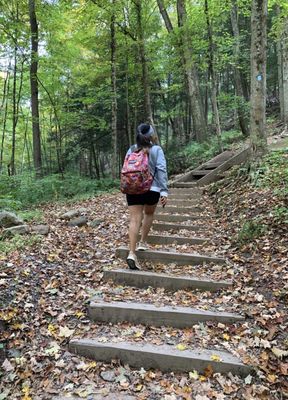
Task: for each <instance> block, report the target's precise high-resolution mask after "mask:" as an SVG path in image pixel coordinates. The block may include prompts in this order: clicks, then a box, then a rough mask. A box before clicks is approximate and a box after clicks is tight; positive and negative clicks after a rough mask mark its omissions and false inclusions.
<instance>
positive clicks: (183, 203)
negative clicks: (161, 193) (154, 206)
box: [164, 196, 203, 209]
mask: <svg viewBox="0 0 288 400" xmlns="http://www.w3.org/2000/svg"><path fill="white" fill-rule="evenodd" d="M168 204H169V206H172V207H195V206H196V207H198V206H201V205H202V204H203V203H202V202H200V201H199V199H185V200H181V199H178V198H177V199H175V198H174V199H173V198H172V199H171V196H169V197H168ZM164 209H165V207H164Z"/></svg>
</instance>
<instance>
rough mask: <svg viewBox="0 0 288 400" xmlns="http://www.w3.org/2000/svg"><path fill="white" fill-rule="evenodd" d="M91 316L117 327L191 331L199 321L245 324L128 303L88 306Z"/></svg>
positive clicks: (224, 316)
mask: <svg viewBox="0 0 288 400" xmlns="http://www.w3.org/2000/svg"><path fill="white" fill-rule="evenodd" d="M88 314H89V317H90V318H91V319H92V320H93V321H95V322H107V323H112V324H117V323H119V322H124V321H125V322H130V323H133V324H143V325H152V326H172V327H175V328H189V327H191V326H193V325H195V324H196V323H198V322H206V321H216V322H221V323H223V324H226V323H233V322H238V321H243V320H244V318H243V317H241V316H240V315H236V314H231V313H225V312H213V311H202V310H197V309H195V308H188V307H176V306H173V307H171V306H164V307H156V306H154V305H153V304H143V303H130V302H129V303H127V302H109V303H107V302H103V301H102V302H96V303H95V302H93V301H92V302H91V303H90V305H89V306H88Z"/></svg>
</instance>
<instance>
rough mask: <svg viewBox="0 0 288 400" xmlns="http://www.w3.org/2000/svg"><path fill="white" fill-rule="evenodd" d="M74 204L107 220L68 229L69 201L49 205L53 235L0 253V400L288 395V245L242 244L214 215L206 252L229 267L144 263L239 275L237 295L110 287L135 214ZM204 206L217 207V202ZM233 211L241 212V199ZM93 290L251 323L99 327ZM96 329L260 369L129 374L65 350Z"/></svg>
mask: <svg viewBox="0 0 288 400" xmlns="http://www.w3.org/2000/svg"><path fill="white" fill-rule="evenodd" d="M74 206H76V207H77V206H82V207H85V208H87V209H88V210H89V212H88V216H89V219H90V220H92V219H95V218H103V219H104V222H103V223H102V224H101V225H99V226H98V227H97V228H96V229H92V228H91V227H89V226H87V227H83V228H69V227H67V226H66V224H65V223H64V222H63V221H62V220H61V219H60V218H59V216H60V215H61V214H63V212H65V211H67V210H68V209H69V207H68V206H61V205H55V206H54V205H50V206H47V207H45V208H44V210H43V211H44V214H45V220H46V221H45V222H47V223H48V224H49V225H50V226H51V232H50V234H49V235H48V236H47V237H46V238H44V239H43V241H42V243H41V245H38V247H35V248H33V249H31V248H30V249H27V251H25V252H22V253H21V254H20V253H18V252H14V253H13V254H10V255H9V256H7V257H3V256H2V257H1V256H0V257H1V259H0V260H1V268H0V290H1V301H2V302H3V304H1V314H0V319H4V320H6V321H7V323H8V330H7V331H5V332H4V333H3V332H1V340H3V341H5V342H7V350H8V353H7V361H5V364H4V366H3V367H2V372H1V373H2V376H1V383H0V393H1V394H0V398H2V399H5V398H7V399H9V398H15V399H18V398H19V399H20V398H22V399H26V400H29V399H30V398H32V399H37V398H39V399H40V398H41V399H51V398H53V396H54V395H55V396H56V395H57V394H58V393H64V394H65V393H66V394H70V395H74V396H78V398H79V397H80V398H88V396H92V395H94V396H95V398H97V396H102V397H104V396H105V395H108V393H112V394H113V393H116V394H115V398H117V397H119V399H120V398H121V397H120V394H121V393H122V394H123V395H124V397H123V398H125V399H129V396H131V398H137V399H149V398H155V399H160V398H161V399H166V400H174V399H176V400H178V399H191V400H192V399H197V400H203V399H204V400H206V399H226V398H239V399H247V400H248V399H249V400H250V399H254V398H255V399H256V398H257V399H258V398H261V399H272V398H277V396H278V394H279V393H281V392H282V393H285V391H286V392H287V388H286V386H285V378H287V362H286V356H287V354H286V352H287V345H288V343H287V339H285V330H286V328H287V325H286V324H287V322H286V319H285V308H284V303H283V297H282V296H283V286H284V285H283V281H284V279H285V273H284V268H285V265H286V264H285V262H286V261H285V258H286V260H287V252H286V249H287V248H285V243H283V241H281V240H280V241H277V242H276V240H274V239H275V238H276V237H275V236H273V235H272V236H269V238H268V237H265V239H264V240H263V241H261V243H263V246H262V250H263V252H260V253H257V252H256V251H254V250H253V249H252V250H251V249H248V250H247V249H238V248H237V247H236V246H235V245H233V244H231V243H230V242H229V240H228V238H227V232H229V224H230V221H229V220H228V219H226V218H225V215H224V216H223V215H222V216H221V218H219V219H218V220H214V221H213V224H214V227H213V229H212V227H209V222H207V224H208V225H207V226H208V231H209V232H215V233H213V238H212V241H211V243H209V244H208V247H207V246H205V252H207V253H218V254H221V255H225V256H227V257H228V256H229V257H230V262H229V264H228V265H227V266H221V268H219V266H217V265H215V266H207V265H204V266H197V267H189V266H188V267H181V268H179V267H177V266H175V265H170V266H164V265H161V264H158V265H157V266H152V265H151V264H148V263H147V265H146V267H147V268H151V269H152V268H153V269H154V270H156V271H158V272H164V271H169V272H172V273H178V274H180V273H182V274H183V272H185V273H187V274H192V275H198V276H207V277H213V278H214V279H227V278H231V277H234V278H235V284H234V287H233V288H232V289H231V290H230V291H228V290H225V292H221V293H218V294H211V293H198V292H193V293H191V292H187V291H180V292H177V293H175V294H173V295H171V294H169V293H166V292H164V291H163V290H161V289H160V290H156V289H149V290H148V291H145V290H140V289H135V288H122V287H117V286H115V285H110V287H109V285H107V284H102V282H101V272H102V270H103V267H108V268H110V267H113V268H115V267H116V268H117V267H123V266H124V264H125V263H123V262H122V261H121V260H116V259H115V257H114V251H115V248H116V247H117V246H119V245H122V244H125V241H126V234H127V220H128V218H127V215H126V214H125V203H124V201H123V197H122V196H121V195H107V196H101V197H98V198H95V199H93V200H90V201H85V202H82V203H81V204H76V205H73V207H74ZM207 207H208V208H209V210H211V209H212V207H211V204H207ZM234 207H235V215H236V213H237V205H235V206H234ZM205 224H206V222H205ZM186 234H188V235H189V234H190V233H189V232H188V233H187V232H186ZM228 236H229V234H228ZM277 239H278V238H277ZM259 245H260V247H261V244H259ZM264 247H265V248H266V250H265V248H264ZM175 249H177V251H180V250H181V251H185V252H186V251H187V252H191V251H195V250H196V251H199V252H202V250H203V249H204V247H203V249H202V248H201V247H197V248H195V247H192V246H182V247H181V246H177V247H175ZM271 249H272V251H271V252H270V250H271ZM262 250H261V251H262ZM248 251H249V255H247V252H248ZM257 251H258V250H257ZM251 252H252V256H251ZM270 253H271V255H270ZM272 272H273V276H272ZM95 294H96V295H98V296H104V298H105V299H106V300H108V301H109V299H111V300H112V299H115V300H123V301H125V300H128V301H129V300H130V301H135V299H136V298H141V300H143V301H147V302H149V301H150V302H155V303H157V302H158V303H159V304H173V303H174V304H178V305H183V306H192V307H193V306H194V307H199V308H203V309H205V307H207V308H208V309H213V307H215V309H217V308H223V309H224V310H227V311H238V312H241V313H246V314H247V315H248V319H247V322H246V323H245V324H233V325H231V326H230V325H223V324H215V323H214V324H213V323H209V324H197V325H195V326H194V327H193V328H191V329H184V330H179V329H173V328H153V327H148V328H145V327H143V326H135V327H133V326H132V325H130V324H125V323H124V324H118V325H116V326H111V327H109V326H105V325H101V324H99V325H97V324H92V323H90V321H89V320H88V318H87V316H86V310H85V302H86V301H88V299H89V298H90V297H91V296H92V295H95ZM142 297H143V298H142ZM95 333H96V334H97V336H98V337H102V338H103V340H110V339H111V340H114V341H115V340H127V338H128V339H129V340H132V341H138V342H141V341H145V340H146V341H150V342H154V343H158V344H159V345H160V344H161V343H170V345H171V346H177V345H179V344H181V345H183V346H187V347H188V348H189V347H191V346H192V347H193V346H197V345H199V344H201V346H204V347H205V346H211V347H215V345H217V346H219V348H222V347H223V348H225V349H226V350H228V351H232V352H235V353H236V354H240V355H241V358H242V360H244V361H245V362H248V363H252V364H254V365H256V367H257V371H258V372H257V374H256V376H249V377H247V378H246V379H245V380H242V379H240V378H238V377H234V376H226V377H223V376H221V375H219V374H214V373H213V371H211V370H210V371H209V370H207V371H206V372H205V374H204V375H199V374H198V373H197V371H191V372H190V373H189V374H173V373H171V374H163V373H161V372H160V371H143V370H139V371H136V370H130V369H129V367H128V366H124V367H121V366H119V364H118V363H117V362H114V361H113V362H112V363H111V364H109V365H107V364H103V363H100V362H97V363H96V362H94V361H89V360H87V359H81V358H80V357H78V356H75V355H72V354H70V353H69V352H68V351H67V347H66V345H67V343H68V341H69V339H70V338H71V337H74V336H78V337H83V336H89V335H91V336H92V335H93V334H95ZM216 355H217V353H216ZM103 372H108V373H109V372H110V375H111V376H112V375H114V376H115V380H113V381H112V382H108V381H106V380H104V379H103V378H102V377H103V376H107V374H106V375H103ZM101 373H102V377H101ZM277 393H278V394H277ZM1 396H2V397H1ZM104 398H105V397H104Z"/></svg>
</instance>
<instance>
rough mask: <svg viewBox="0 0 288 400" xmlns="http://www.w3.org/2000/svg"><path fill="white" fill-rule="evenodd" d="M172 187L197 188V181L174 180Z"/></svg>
mask: <svg viewBox="0 0 288 400" xmlns="http://www.w3.org/2000/svg"><path fill="white" fill-rule="evenodd" d="M173 187H174V188H197V182H175V183H173Z"/></svg>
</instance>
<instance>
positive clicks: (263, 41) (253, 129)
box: [250, 0, 267, 157]
mask: <svg viewBox="0 0 288 400" xmlns="http://www.w3.org/2000/svg"><path fill="white" fill-rule="evenodd" d="M266 46H267V0H253V1H252V12H251V100H250V101H251V108H250V140H251V144H252V150H253V153H254V154H255V155H256V157H258V156H261V155H263V154H264V153H265V152H266V150H267V136H266V115H265V111H266Z"/></svg>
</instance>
